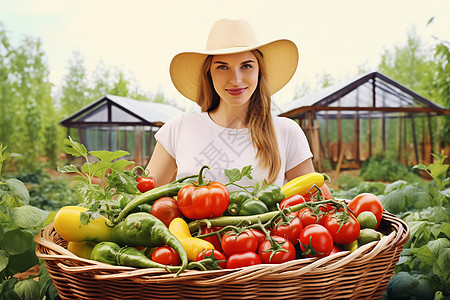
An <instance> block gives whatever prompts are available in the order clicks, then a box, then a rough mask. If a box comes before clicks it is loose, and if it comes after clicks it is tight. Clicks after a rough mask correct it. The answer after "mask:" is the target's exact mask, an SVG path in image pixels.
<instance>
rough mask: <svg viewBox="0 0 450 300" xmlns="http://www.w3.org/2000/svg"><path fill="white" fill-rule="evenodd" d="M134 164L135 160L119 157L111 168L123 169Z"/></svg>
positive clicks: (114, 169)
mask: <svg viewBox="0 0 450 300" xmlns="http://www.w3.org/2000/svg"><path fill="white" fill-rule="evenodd" d="M132 164H134V162H132V161H128V160H124V159H119V160H116V161H115V162H113V164H112V165H111V170H113V171H123V170H125V168H126V167H128V166H130V165H132Z"/></svg>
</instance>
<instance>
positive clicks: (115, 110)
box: [111, 105, 142, 123]
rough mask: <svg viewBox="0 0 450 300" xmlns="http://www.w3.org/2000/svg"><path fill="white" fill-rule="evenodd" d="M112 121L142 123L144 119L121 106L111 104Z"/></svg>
mask: <svg viewBox="0 0 450 300" xmlns="http://www.w3.org/2000/svg"><path fill="white" fill-rule="evenodd" d="M111 121H112V122H117V123H141V122H142V120H140V119H138V118H136V117H134V116H132V115H130V114H129V113H128V112H126V111H124V110H122V109H121V108H119V107H117V106H115V105H112V106H111Z"/></svg>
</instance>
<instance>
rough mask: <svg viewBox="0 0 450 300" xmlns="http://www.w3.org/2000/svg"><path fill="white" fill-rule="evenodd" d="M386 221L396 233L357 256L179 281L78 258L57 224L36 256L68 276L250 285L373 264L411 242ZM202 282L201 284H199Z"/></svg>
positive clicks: (390, 218) (40, 238)
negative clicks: (372, 261)
mask: <svg viewBox="0 0 450 300" xmlns="http://www.w3.org/2000/svg"><path fill="white" fill-rule="evenodd" d="M383 220H384V221H385V222H388V224H389V225H390V227H391V228H392V231H391V232H390V233H389V234H387V235H385V236H383V237H382V238H381V240H380V241H376V242H371V243H369V244H366V245H363V246H361V247H360V248H358V249H357V250H355V251H354V252H349V251H341V252H338V253H335V254H332V255H329V256H326V257H323V258H301V259H295V260H292V261H288V262H285V263H282V264H259V265H253V266H249V267H243V268H238V269H222V270H207V271H199V270H185V271H184V272H182V273H181V274H180V275H179V276H178V277H175V276H174V273H169V272H167V271H165V270H163V269H153V268H144V269H138V268H133V267H125V266H113V265H109V264H105V263H101V262H97V261H94V260H90V259H84V258H81V257H78V256H76V255H74V254H73V253H72V252H70V251H69V250H67V249H66V248H64V247H63V246H61V245H59V244H57V243H55V241H56V240H62V239H61V238H60V237H59V235H58V234H57V233H56V231H55V230H54V227H53V223H51V224H49V225H47V226H46V227H45V228H43V229H42V230H41V232H40V233H39V234H38V235H36V237H35V238H34V241H35V242H36V256H37V257H38V258H40V259H43V260H44V261H45V262H46V263H47V262H49V261H54V262H55V263H56V264H57V266H58V267H59V268H60V269H61V270H62V271H63V272H66V273H70V274H76V273H86V272H87V273H91V274H92V276H93V277H94V278H95V279H97V280H111V279H119V278H129V279H132V280H134V281H136V282H147V281H152V282H173V281H177V280H194V281H195V283H196V284H198V285H211V284H220V283H224V282H229V281H230V280H233V282H236V283H239V282H241V283H242V282H246V281H250V280H255V279H258V278H261V277H264V278H267V277H271V276H276V278H280V279H282V278H290V277H293V276H300V275H302V274H306V273H321V272H331V271H335V270H336V269H339V268H342V267H343V266H348V265H351V264H352V263H356V262H357V263H362V262H364V263H367V264H370V262H371V260H373V258H374V257H376V256H377V255H379V254H380V253H381V252H387V251H394V250H395V249H396V248H399V247H401V248H402V247H403V245H404V244H405V243H406V241H407V240H408V239H409V235H410V229H409V226H408V225H407V224H406V223H405V222H404V221H403V220H401V219H400V218H398V217H396V216H395V215H393V214H390V213H388V212H386V211H384V213H383ZM199 279H201V280H199Z"/></svg>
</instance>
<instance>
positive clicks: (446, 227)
mask: <svg viewBox="0 0 450 300" xmlns="http://www.w3.org/2000/svg"><path fill="white" fill-rule="evenodd" d="M439 230H440V231H441V232H442V233H443V234H445V235H446V236H447V238H450V223H443V224H441V226H440V228H439Z"/></svg>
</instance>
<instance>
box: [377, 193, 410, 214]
mask: <svg viewBox="0 0 450 300" xmlns="http://www.w3.org/2000/svg"><path fill="white" fill-rule="evenodd" d="M381 202H382V204H383V208H384V209H386V210H387V211H388V212H390V213H392V214H398V213H400V212H402V211H405V208H406V196H405V194H404V192H403V191H402V190H394V191H392V192H390V193H389V194H387V195H385V196H384V197H383V198H382V199H381Z"/></svg>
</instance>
